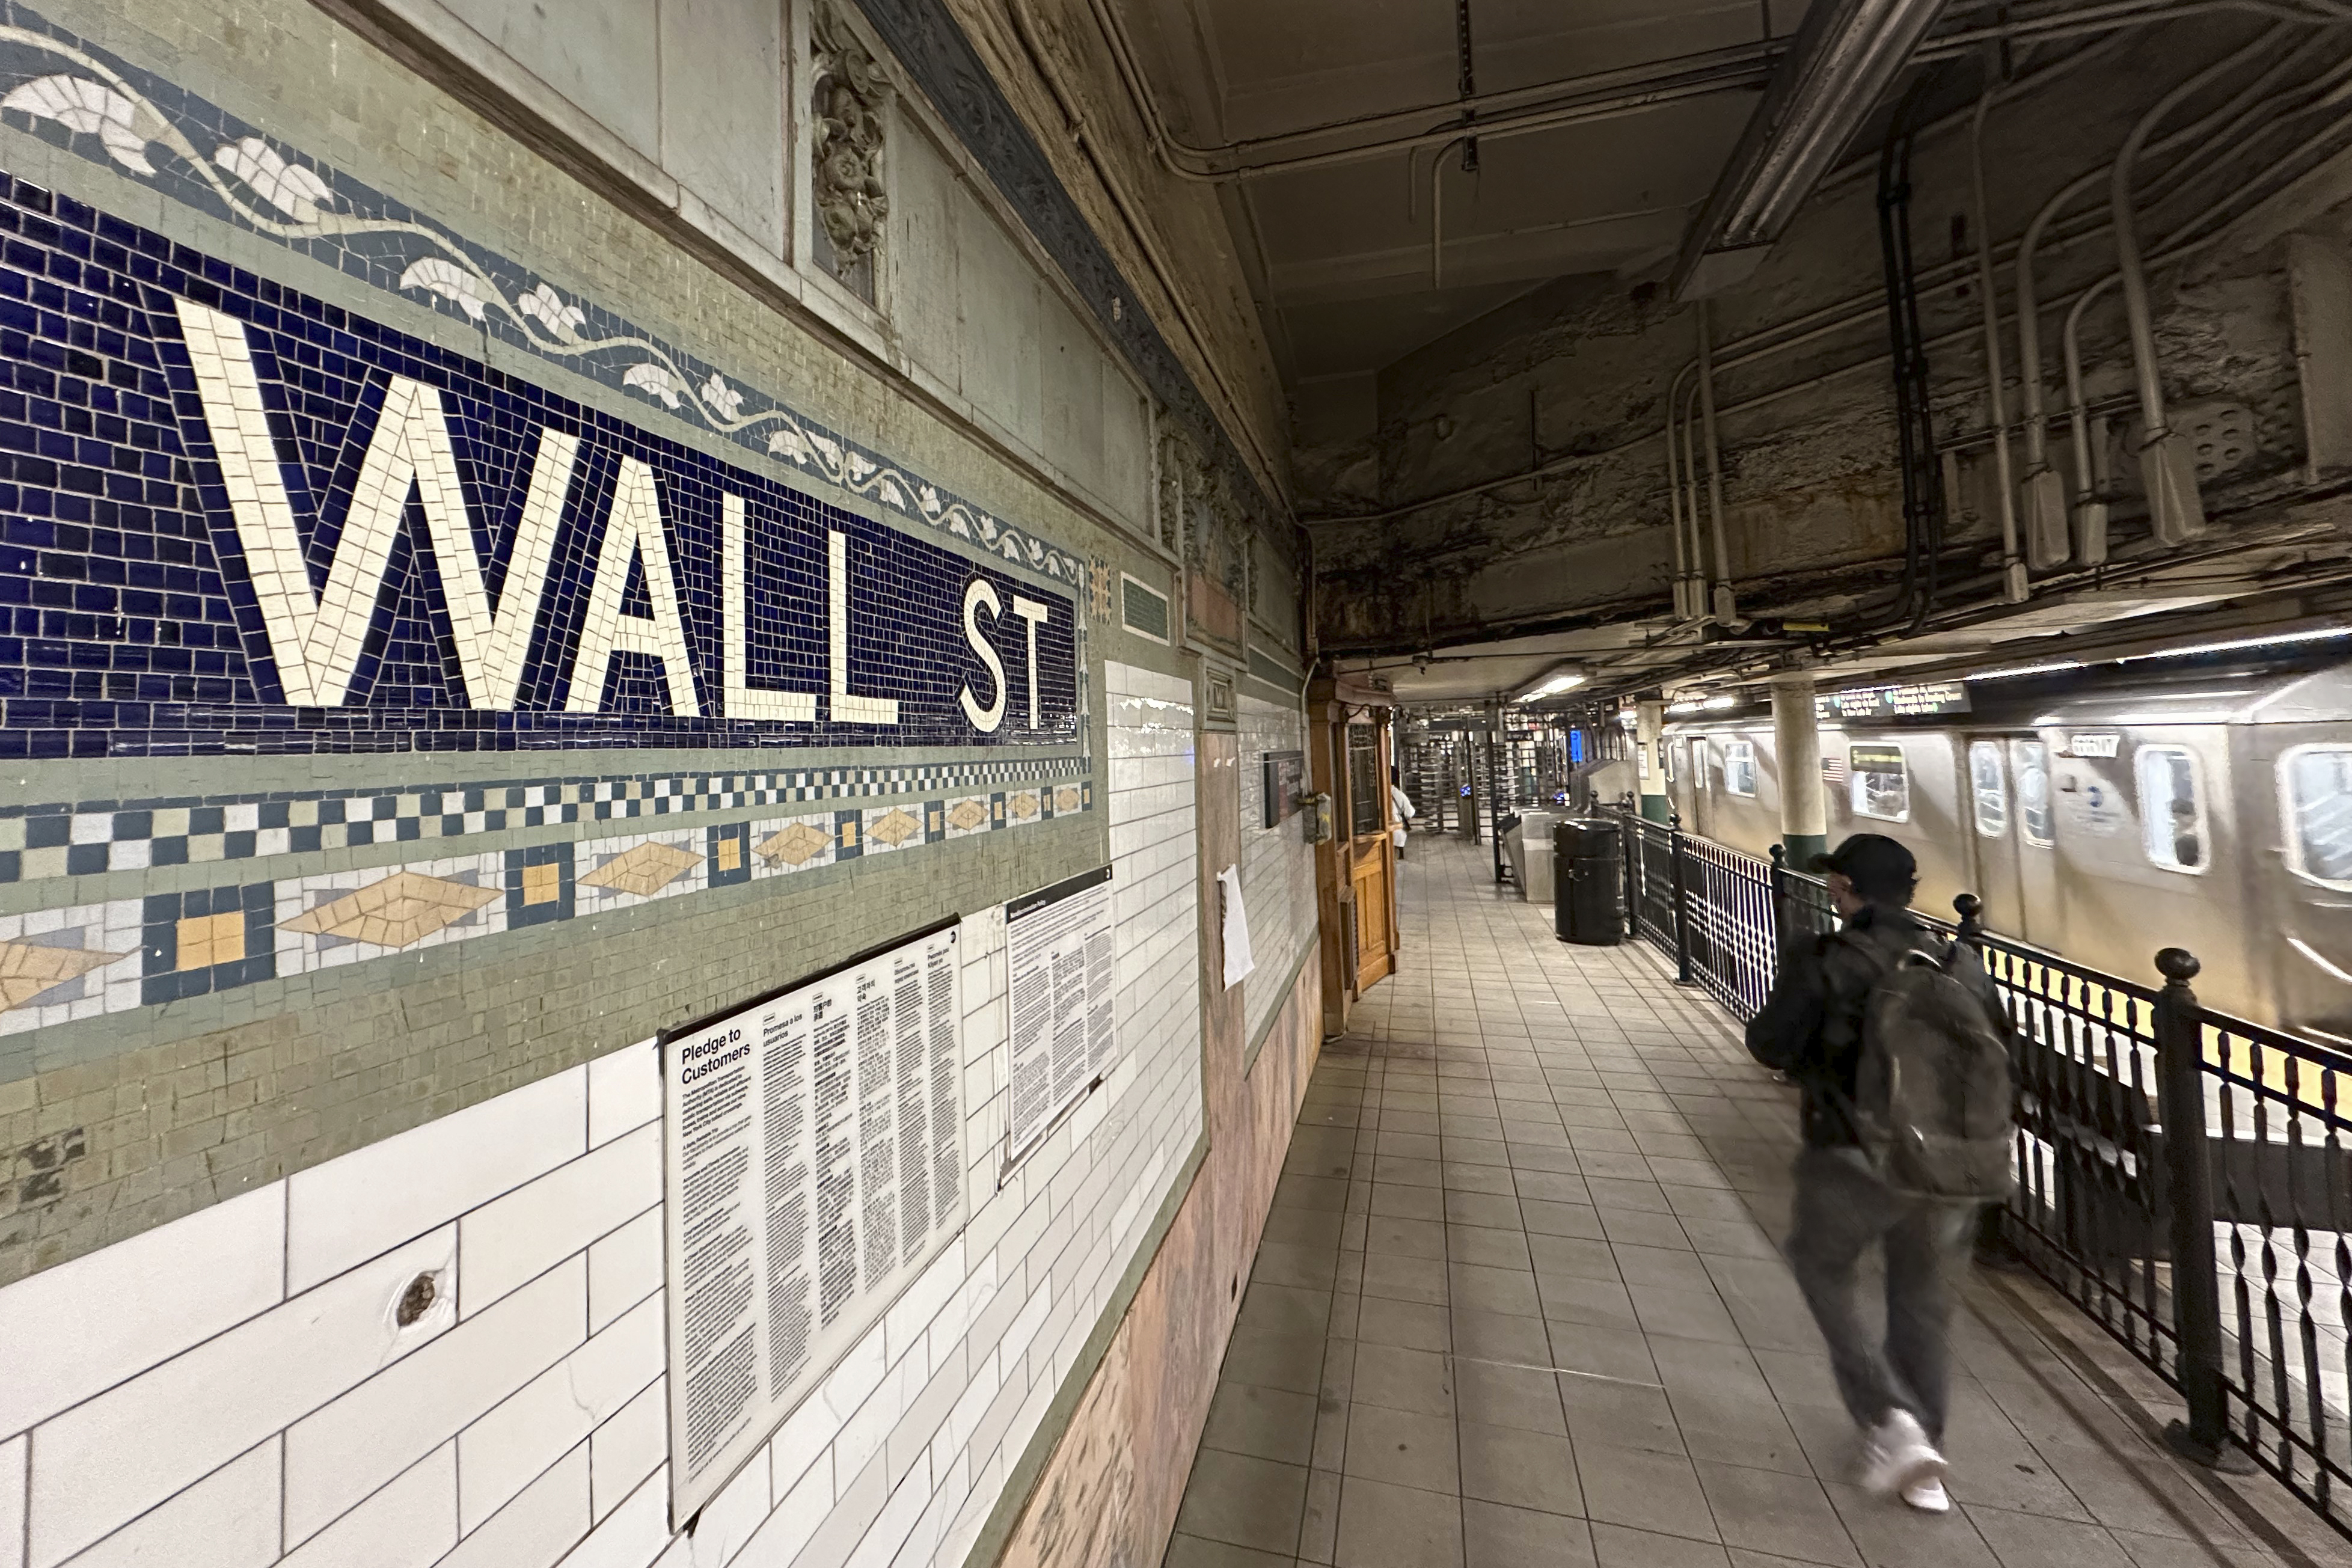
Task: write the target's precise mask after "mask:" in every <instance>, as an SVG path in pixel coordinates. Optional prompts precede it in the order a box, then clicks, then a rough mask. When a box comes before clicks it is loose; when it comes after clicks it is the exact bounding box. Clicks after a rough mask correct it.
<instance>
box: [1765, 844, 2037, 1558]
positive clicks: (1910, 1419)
mask: <svg viewBox="0 0 2352 1568" xmlns="http://www.w3.org/2000/svg"><path fill="white" fill-rule="evenodd" d="M1813 868H1814V869H1816V870H1819V871H1822V872H1823V873H1824V874H1825V875H1826V878H1827V879H1828V884H1829V893H1830V900H1831V902H1832V904H1833V905H1834V906H1835V907H1836V909H1837V912H1838V914H1839V916H1840V917H1841V920H1842V921H1843V925H1842V927H1841V929H1840V930H1838V931H1834V932H1832V933H1830V934H1828V935H1824V936H1818V937H1806V938H1800V939H1798V940H1797V941H1795V942H1791V943H1790V946H1789V949H1788V951H1787V952H1784V953H1783V955H1782V958H1781V963H1780V974H1779V977H1778V978H1777V979H1776V980H1775V982H1774V983H1773V986H1772V990H1771V994H1769V996H1768V997H1767V998H1766V1000H1765V1003H1764V1006H1763V1008H1762V1010H1761V1011H1759V1013H1758V1014H1757V1015H1756V1017H1755V1018H1754V1020H1753V1021H1751V1022H1750V1023H1749V1024H1748V1053H1749V1054H1750V1055H1751V1056H1753V1057H1755V1058H1756V1059H1757V1060H1758V1061H1759V1062H1762V1063H1763V1064H1764V1065H1766V1066H1767V1067H1770V1068H1776V1069H1778V1070H1780V1071H1781V1072H1785V1073H1786V1074H1788V1076H1789V1077H1790V1079H1794V1080H1795V1081H1796V1082H1797V1083H1798V1085H1799V1086H1800V1087H1801V1089H1802V1091H1803V1100H1802V1108H1801V1118H1802V1128H1803V1133H1804V1148H1803V1149H1802V1151H1801V1152H1800V1153H1799V1154H1798V1157H1797V1163H1796V1188H1797V1190H1796V1201H1795V1214H1794V1219H1795V1224H1794V1226H1793V1229H1792V1231H1791V1234H1790V1237H1789V1242H1788V1248H1787V1251H1788V1258H1789V1264H1790V1268H1791V1269H1792V1270H1793V1271H1794V1273H1795V1275H1796V1277H1797V1283H1798V1285H1799V1287H1800V1288H1801V1289H1802V1290H1803V1292H1804V1296H1805V1301H1806V1304H1807V1305H1808V1306H1809V1307H1811V1309H1812V1313H1813V1321H1814V1322H1815V1323H1816V1324H1818V1325H1819V1326H1820V1329H1821V1331H1822V1340H1823V1341H1824V1342H1825V1343H1826V1344H1827V1346H1828V1350H1829V1356H1830V1367H1831V1371H1832V1373H1833V1374H1834V1376H1835V1378H1836V1381H1837V1387H1838V1394H1839V1395H1840V1397H1841V1398H1842V1399H1843V1402H1844V1404H1845V1407H1846V1410H1847V1412H1848V1413H1849V1414H1850V1415H1852V1416H1853V1420H1854V1424H1855V1425H1856V1426H1858V1427H1860V1428H1861V1429H1862V1432H1863V1434H1864V1461H1863V1476H1862V1480H1863V1483H1864V1486H1865V1487H1866V1488H1868V1489H1871V1490H1874V1491H1876V1492H1879V1493H1882V1494H1885V1493H1892V1494H1895V1495H1896V1496H1899V1497H1901V1498H1902V1500H1904V1501H1905V1502H1906V1503H1908V1504H1909V1505H1910V1506H1911V1507H1913V1508H1915V1509H1918V1510H1922V1511H1924V1512H1928V1513H1942V1512H1944V1511H1946V1510H1948V1509H1949V1508H1950V1507H1951V1500H1950V1498H1949V1496H1948V1494H1947V1493H1946V1491H1945V1489H1944V1484H1943V1477H1944V1471H1945V1459H1944V1455H1943V1452H1942V1449H1941V1444H1942V1441H1943V1433H1944V1420H1945V1415H1946V1413H1947V1409H1948V1403H1947V1402H1948V1388H1949V1375H1950V1365H1949V1357H1950V1350H1949V1346H1948V1341H1947V1337H1946V1335H1947V1326H1948V1322H1949V1320H1950V1317H1951V1310H1952V1297H1953V1290H1954V1288H1955V1283H1956V1280H1957V1279H1958V1276H1959V1273H1960V1271H1961V1269H1963V1268H1965V1267H1966V1266H1967V1261H1968V1257H1969V1243H1970V1239H1971V1237H1972V1234H1973V1231H1974V1228H1975V1221H1976V1218H1977V1215H1978V1213H1979V1209H1980V1208H1981V1206H1982V1205H1983V1204H1984V1203H1985V1202H1986V1201H1989V1200H1990V1199H1991V1198H1995V1197H1998V1196H2000V1194H2002V1193H2004V1192H2005V1191H2006V1188H2007V1184H2008V1182H2009V1181H2010V1180H2011V1175H2010V1166H2009V1161H2010V1158H2011V1153H2010V1149H2009V1144H2010V1142H2011V1126H2010V1114H2011V1100H2010V1088H2009V1085H2010V1076H2009V1075H2010V1061H2011V1026H2010V1024H2009V1021H2008V1018H2007V1016H2006V1015H2005V1014H2004V1013H2003V1012H2002V1009H2001V1004H2000V995H1999V993H1998V992H1996V991H1995V990H1994V988H1993V986H1992V983H1991V981H1990V978H1989V977H1987V975H1986V974H1985V973H1984V970H1983V968H1982V966H1981V965H1980V964H1979V963H1978V962H1977V959H1976V955H1975V953H1974V952H1972V951H1971V950H1969V948H1967V947H1966V946H1965V945H1963V944H1959V943H1946V942H1943V941H1941V940H1940V939H1939V938H1937V936H1936V935H1935V934H1934V933H1933V932H1932V931H1930V930H1929V928H1928V927H1927V925H1926V924H1925V922H1923V921H1921V920H1920V919H1919V918H1918V917H1917V916H1916V915H1915V914H1913V913H1912V912H1911V910H1910V903H1911V896H1912V892H1913V889H1914V888H1915V887H1916V884H1917V880H1918V865H1917V862H1916V861H1915V860H1914V859H1913V858H1912V855H1911V851H1910V850H1908V849H1906V848H1905V847H1903V846H1902V845H1901V844H1898V843H1896V842H1895V840H1894V839H1892V838H1888V837H1884V836H1882V835H1879V834H1875V833H1858V834H1855V835H1853V837H1849V838H1847V839H1846V840H1845V841H1844V842H1843V843H1842V844H1840V845H1839V846H1838V847H1837V849H1836V851H1835V852H1834V853H1832V854H1830V855H1826V856H1821V857H1817V858H1815V860H1814V862H1813ZM1890 1085H1893V1086H1895V1087H1890ZM1923 1095H1925V1096H1926V1097H1927V1099H1928V1100H1931V1101H1932V1103H1928V1104H1926V1105H1925V1106H1923V1105H1922V1104H1921V1103H1920V1100H1921V1097H1922V1096H1923ZM1970 1121H1973V1124H1972V1125H1969V1124H1968V1123H1969V1122H1970ZM1922 1123H1927V1124H1931V1125H1929V1126H1927V1127H1925V1128H1924V1129H1923V1128H1922V1126H1921V1125H1920V1124H1922ZM1874 1243H1876V1244H1877V1245H1878V1246H1879V1247H1881V1249H1882V1251H1883V1252H1884V1255H1885V1271H1886V1332H1885V1340H1884V1342H1881V1341H1880V1340H1879V1339H1878V1338H1877V1336H1876V1335H1875V1334H1874V1332H1873V1331H1872V1328H1871V1326H1870V1324H1869V1322H1868V1321H1867V1319H1866V1317H1865V1314H1864V1311H1863V1310H1862V1308H1861V1306H1860V1304H1859V1303H1858V1302H1857V1300H1856V1289H1855V1283H1856V1282H1855V1274H1856V1269H1857V1267H1858V1265H1859V1264H1860V1262H1861V1259H1862V1256H1863V1254H1864V1252H1865V1251H1867V1250H1868V1249H1869V1248H1870V1247H1871V1246H1872V1245H1873V1244H1874Z"/></svg>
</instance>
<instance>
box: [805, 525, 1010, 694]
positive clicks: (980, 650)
mask: <svg viewBox="0 0 2352 1568" xmlns="http://www.w3.org/2000/svg"><path fill="white" fill-rule="evenodd" d="M838 537H840V536H839V535H838V534H836V535H835V538H838ZM1014 602H1015V603H1016V604H1017V603H1020V601H1019V600H1015V601H1014ZM982 606H986V608H987V610H988V615H989V618H990V619H991V620H994V619H995V618H996V617H997V616H999V615H1001V614H1002V613H1003V605H1002V604H1000V603H999V602H998V600H997V597H996V590H995V589H994V588H993V587H992V586H990V584H989V581H988V579H987V578H985V577H974V578H973V579H972V580H971V582H970V583H968V584H965V585H964V590H963V640H964V641H966V642H968V643H970V644H971V651H972V652H974V653H976V654H978V655H980V662H981V663H982V664H984V665H986V666H987V667H988V673H989V675H990V676H991V677H992V679H994V680H995V682H996V697H995V700H993V701H992V702H991V703H990V704H989V705H988V706H987V707H985V708H983V707H982V706H981V705H980V703H979V702H978V701H977V700H974V699H973V697H972V694H971V682H970V681H966V682H965V683H964V688H963V689H962V690H961V691H959V692H957V693H956V696H957V698H958V699H959V700H961V702H962V703H963V712H964V717H965V718H967V719H969V720H971V727H972V728H973V729H975V730H979V731H982V732H983V733H987V734H994V733H995V732H996V727H997V726H998V725H999V724H1002V723H1003V722H1004V661H1003V659H1001V658H997V657H996V649H995V648H994V647H992V646H991V645H990V643H989V640H988V638H987V637H983V636H982V635H981V630H980V612H981V609H982ZM1033 662H1034V661H1033Z"/></svg>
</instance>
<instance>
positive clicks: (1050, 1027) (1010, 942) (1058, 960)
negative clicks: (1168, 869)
mask: <svg viewBox="0 0 2352 1568" xmlns="http://www.w3.org/2000/svg"><path fill="white" fill-rule="evenodd" d="M1004 936H1005V944H1006V949H1007V952H1008V954H1009V962H1010V964H1011V971H1010V973H1009V975H1008V977H1007V978H1008V981H1009V984H1010V988H1011V992H1012V997H1013V1115H1012V1122H1011V1126H1010V1128H1009V1130H1008V1142H1007V1146H1006V1151H1005V1152H1006V1160H1005V1163H1007V1164H1011V1163H1013V1161H1015V1160H1018V1159H1019V1158H1021V1156H1022V1155H1023V1154H1025V1153H1026V1152H1028V1151H1029V1149H1030V1146H1031V1145H1033V1144H1034V1143H1035V1142H1037V1140H1038V1139H1039V1138H1041V1137H1043V1136H1044V1135H1045V1131H1046V1129H1048V1128H1050V1127H1051V1126H1053V1124H1054V1121H1055V1118H1056V1117H1058V1116H1060V1115H1061V1114H1062V1112H1063V1111H1065V1110H1068V1109H1069V1107H1070V1106H1071V1105H1072V1104H1073V1103H1075V1102H1076V1100H1078V1099H1079V1098H1080V1097H1081V1096H1083V1095H1084V1094H1085V1093H1086V1092H1087V1089H1089V1088H1091V1087H1093V1086H1094V1085H1095V1084H1096V1083H1097V1082H1098V1081H1100V1079H1102V1077H1103V1075H1104V1074H1106V1073H1108V1071H1110V1068H1111V1059H1110V1056H1111V1042H1112V1028H1111V1023H1112V1014H1113V1009H1114V1007H1115V1006H1116V1005H1117V1001H1118V964H1117V957H1118V954H1117V949H1116V945H1115V939H1114V937H1113V935H1112V921H1111V907H1110V868H1109V867H1108V866H1105V867H1103V868H1100V869H1099V870H1094V871H1088V872H1086V873H1084V874H1083V875H1080V876H1076V877H1072V878H1071V879H1069V880H1067V881H1065V882H1056V883H1055V884H1054V885H1053V886H1052V887H1050V888H1045V889H1039V890H1038V891H1036V892H1034V893H1031V894H1030V895H1028V896H1027V897H1026V898H1022V899H1015V900H1013V901H1012V902H1011V903H1009V904H1007V905H1005V906H1004Z"/></svg>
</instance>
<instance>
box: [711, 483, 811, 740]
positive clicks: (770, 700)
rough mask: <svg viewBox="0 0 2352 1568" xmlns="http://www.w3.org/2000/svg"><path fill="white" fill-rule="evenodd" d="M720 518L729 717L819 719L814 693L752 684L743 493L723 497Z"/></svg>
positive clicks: (748, 575) (748, 563)
mask: <svg viewBox="0 0 2352 1568" xmlns="http://www.w3.org/2000/svg"><path fill="white" fill-rule="evenodd" d="M749 533H750V530H749V529H748V528H747V527H746V526H745V522H744V516H743V498H742V497H741V496H723V497H721V498H720V502H719V586H720V589H721V592H722V595H723V596H722V600H721V609H720V613H721V614H722V615H724V616H726V617H727V625H726V626H724V627H723V628H721V629H722V631H723V632H724V634H725V636H726V638H727V717H729V718H730V719H766V720H782V721H788V722H799V723H809V722H813V721H814V720H815V718H816V696H815V694H814V692H808V691H754V690H752V689H751V587H750V584H751V560H750V558H749V556H748V554H747V546H748V545H749V543H750V540H749V537H748V536H749Z"/></svg>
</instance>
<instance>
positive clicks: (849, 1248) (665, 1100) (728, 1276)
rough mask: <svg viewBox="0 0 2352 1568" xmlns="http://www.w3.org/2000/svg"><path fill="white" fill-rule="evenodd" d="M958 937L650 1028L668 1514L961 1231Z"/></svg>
mask: <svg viewBox="0 0 2352 1568" xmlns="http://www.w3.org/2000/svg"><path fill="white" fill-rule="evenodd" d="M958 936H959V928H958V926H957V925H956V924H955V923H954V922H948V923H945V924H941V925H937V926H933V927H930V928H928V929H926V930H924V931H919V932H917V933H916V934H915V935H913V936H910V937H906V938H902V939H901V940H899V941H898V942H895V943H893V944H892V945H890V946H889V947H887V948H883V949H879V950H877V951H875V952H869V953H866V954H862V955H860V956H859V957H857V958H856V959H853V960H851V961H849V962H848V963H844V964H841V965H839V966H838V967H836V968H834V969H831V970H828V971H826V972H824V973H822V974H818V975H815V976H812V977H810V978H808V979H805V980H800V981H796V982H794V983H793V984H791V985H790V986H787V987H784V988H783V989H781V990H778V991H773V992H770V993H768V994H765V995H763V996H760V997H757V998H755V999H753V1000H752V1001H751V1002H748V1003H745V1004H743V1005H740V1006H738V1007H735V1008H732V1009H730V1011H728V1012H726V1013H724V1014H721V1015H719V1016H716V1017H712V1018H707V1019H704V1020H702V1021H701V1022H699V1023H697V1024H693V1025H690V1026H687V1027H685V1028H682V1029H677V1030H672V1031H669V1032H667V1033H666V1034H665V1035H664V1036H663V1037H661V1040H660V1042H659V1049H660V1056H661V1074H662V1214H663V1220H664V1228H665V1232H666V1237H665V1245H666V1247H667V1253H666V1261H667V1277H668V1284H669V1290H668V1331H669V1368H670V1378H669V1455H670V1470H669V1473H670V1523H671V1527H672V1529H673V1530H677V1529H681V1528H683V1527H684V1526H685V1524H686V1522H687V1521H688V1520H690V1519H691V1518H692V1517H693V1516H694V1514H695V1513H696V1511H697V1510H699V1509H700V1508H701V1507H702V1506H703V1504H704V1503H706V1502H708V1501H709V1500H710V1498H711V1497H712V1496H713V1495H715V1494H716V1493H717V1492H718V1491H719V1489H720V1488H722V1487H724V1486H725V1485H726V1484H727V1482H728V1481H729V1480H730V1479H732V1478H733V1476H734V1474H735V1472H736V1470H737V1469H739V1468H740V1467H741V1465H742V1463H743V1461H744V1459H745V1458H747V1457H748V1456H750V1455H751V1454H752V1453H754V1452H755V1451H757V1449H758V1448H759V1447H760V1445H761V1444H762V1443H764V1442H766V1441H767V1440H768V1437H769V1436H770V1434H772V1432H774V1431H775V1429H776V1427H777V1426H780V1425H782V1422H783V1420H784V1418H785V1417H786V1416H788V1415H791V1414H792V1412H793V1409H794V1408H795V1407H796V1406H797V1405H799V1404H800V1402H801V1401H802V1400H803V1399H804V1398H805V1397H807V1395H808V1394H809V1393H810V1392H811V1391H812V1390H813V1389H814V1387H815V1386H816V1385H817V1384H818V1383H819V1382H820V1381H821V1380H822V1379H823V1378H824V1375H825V1373H828V1372H830V1371H831V1370H832V1369H833V1366H834V1364H835V1363H836V1362H837V1361H839V1360H840V1358H841V1356H842V1355H843V1354H844V1353H845V1352H847V1351H848V1350H849V1349H850V1348H851V1347H852V1346H854V1345H855V1344H856V1342H857V1340H858V1339H859V1337H860V1336H861V1335H863V1334H864V1333H865V1331H866V1329H867V1328H868V1327H870V1326H871V1325H872V1324H873V1322H874V1321H875V1320H876V1319H877V1318H879V1317H880V1316H881V1315H882V1314H883V1312H884V1311H886V1310H888V1308H889V1306H890V1304H891V1303H892V1302H893V1301H895V1300H897V1299H898V1295H899V1293H900V1292H901V1291H902V1290H904V1289H906V1287H907V1286H908V1285H909V1284H910V1283H912V1282H913V1281H914V1279H915V1278H916V1277H917V1276H918V1275H919V1274H920V1273H921V1271H922V1269H923V1267H924V1265H926V1264H928V1263H929V1261H930V1260H931V1259H932V1258H934V1257H936V1256H937V1255H938V1254H939V1252H940V1249H941V1248H942V1247H945V1246H946V1245H947V1244H948V1243H949V1242H950V1241H951V1240H953V1239H954V1237H955V1236H956V1235H957V1233H958V1232H960V1231H961V1229H962V1228H963V1223H964V1211H965V1198H964V1158H963V1041H962V1020H963V1008H962V1001H961V990H960V986H961V978H960V965H959V963H958V959H959V950H958V942H957V939H958Z"/></svg>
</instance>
